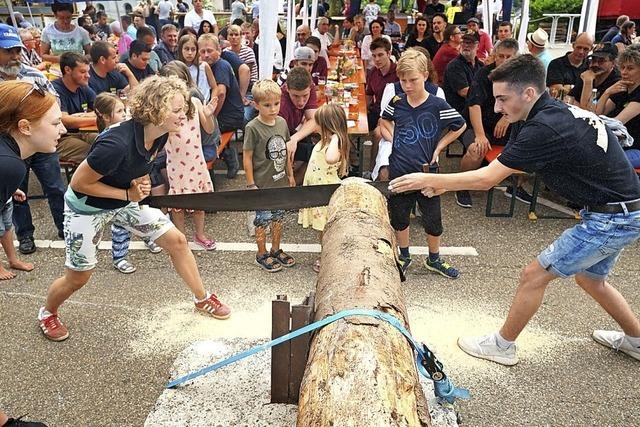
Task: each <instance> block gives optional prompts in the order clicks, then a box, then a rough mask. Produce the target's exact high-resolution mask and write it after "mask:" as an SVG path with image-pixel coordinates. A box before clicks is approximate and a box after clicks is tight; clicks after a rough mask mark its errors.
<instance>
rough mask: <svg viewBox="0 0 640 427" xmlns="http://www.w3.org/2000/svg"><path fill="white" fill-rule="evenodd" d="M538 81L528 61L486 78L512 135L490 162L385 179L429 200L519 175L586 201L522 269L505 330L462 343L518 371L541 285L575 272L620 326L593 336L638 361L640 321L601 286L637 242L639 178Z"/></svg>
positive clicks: (613, 142) (607, 136) (587, 117)
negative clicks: (520, 341) (519, 344)
mask: <svg viewBox="0 0 640 427" xmlns="http://www.w3.org/2000/svg"><path fill="white" fill-rule="evenodd" d="M544 75H545V74H544V65H543V64H542V62H541V61H540V60H539V59H537V58H535V57H533V56H531V55H522V56H519V57H517V58H514V59H512V60H509V61H507V62H505V63H504V64H503V65H502V66H500V67H498V68H496V69H495V70H494V71H493V72H492V73H491V75H490V79H491V80H492V81H493V93H494V95H495V98H496V110H497V111H498V112H500V113H502V114H504V115H505V116H506V118H507V119H508V120H509V122H510V123H512V124H513V125H514V129H513V130H512V132H511V139H510V141H509V144H507V146H506V147H505V149H504V150H503V151H502V154H501V155H500V157H498V158H497V159H496V160H495V161H493V162H491V163H490V164H489V166H487V167H484V168H481V169H478V170H475V171H470V172H463V173H459V174H424V173H414V174H409V175H405V176H402V177H399V178H397V179H394V180H393V181H391V183H390V188H391V190H392V191H394V192H406V191H415V190H418V191H422V192H423V193H424V194H427V195H430V196H434V195H439V194H442V193H444V192H445V191H451V190H454V191H455V190H469V189H476V190H485V189H489V188H491V187H492V186H494V185H496V184H497V183H499V182H501V181H502V180H504V179H505V178H507V177H508V176H510V175H512V174H514V173H516V172H517V171H525V172H535V173H536V174H537V175H538V176H539V177H540V178H541V179H542V181H543V182H544V183H545V184H546V185H547V186H548V187H549V188H550V189H551V190H552V191H554V192H556V193H558V194H560V195H561V196H563V197H566V198H567V199H569V201H571V202H573V203H576V204H580V205H583V206H584V210H582V211H581V216H582V222H581V223H580V224H578V225H576V226H574V227H573V228H570V229H568V230H567V231H565V232H564V233H563V234H562V235H561V236H560V237H559V238H558V239H556V241H555V242H553V243H552V244H551V245H550V246H549V247H547V248H546V249H545V250H543V251H542V252H541V253H540V254H539V255H538V257H537V259H536V260H534V261H533V262H531V263H530V264H529V265H528V266H527V267H525V269H524V271H523V272H522V274H521V275H520V283H519V286H518V289H517V291H516V295H515V297H514V300H513V303H512V305H511V309H510V311H509V315H508V317H507V319H506V321H505V323H504V324H503V326H502V328H501V329H500V330H499V331H496V332H494V333H493V334H489V335H487V336H483V337H461V338H459V339H458V346H459V347H460V348H461V349H462V350H463V351H465V352H466V353H468V354H470V355H472V356H474V357H478V358H482V359H486V360H491V361H494V362H496V363H500V364H503V365H515V364H516V363H518V357H517V355H516V345H515V340H516V338H517V337H518V335H520V333H521V332H522V330H523V329H524V327H525V326H526V325H527V323H528V322H529V320H530V319H531V318H532V317H533V316H534V314H535V313H536V311H537V310H538V308H539V307H540V305H541V303H542V299H543V297H544V292H545V290H546V287H547V285H548V284H549V283H550V282H551V281H552V280H554V279H556V278H558V277H561V278H566V277H570V276H574V275H575V280H576V282H577V284H578V285H579V286H580V287H581V288H583V289H584V290H585V291H586V292H587V293H588V294H589V295H590V296H591V297H592V298H593V299H595V300H596V302H598V303H599V304H600V305H601V306H602V307H603V308H604V309H605V310H606V311H607V312H608V313H609V314H610V315H611V317H613V319H614V320H615V321H616V322H617V323H618V324H619V325H620V327H621V328H622V330H623V332H618V331H594V332H593V338H594V340H596V341H597V342H598V343H600V344H602V345H605V346H608V347H611V348H614V349H616V350H618V351H621V352H624V353H626V354H628V355H629V356H631V357H633V358H635V359H637V360H640V321H639V320H638V318H637V317H636V315H635V314H634V313H633V312H632V311H631V308H630V307H629V304H628V303H627V302H626V301H625V300H624V298H623V297H622V296H621V295H620V293H618V291H616V290H615V289H614V288H613V287H612V286H611V285H610V284H609V283H608V282H607V276H608V274H609V272H610V271H611V269H612V268H613V267H614V265H615V263H616V261H617V260H618V257H619V256H620V253H621V251H622V250H623V249H624V248H625V247H626V246H629V245H631V244H632V243H634V242H635V241H637V240H638V239H639V238H640V181H638V177H637V176H636V174H635V172H634V170H633V168H632V167H631V165H630V164H629V162H628V161H627V159H626V157H625V155H624V153H623V151H622V148H621V147H620V144H619V143H618V141H617V138H616V136H615V135H614V134H613V132H612V131H611V130H610V129H608V128H607V127H606V126H605V124H604V122H603V121H602V120H601V119H600V118H599V117H598V116H596V115H595V114H593V113H591V112H589V111H585V110H582V109H580V108H576V107H574V106H567V105H566V104H564V103H562V102H560V101H556V100H554V99H552V98H551V97H550V96H549V95H548V94H547V93H546V92H545V89H546V88H545V81H544Z"/></svg>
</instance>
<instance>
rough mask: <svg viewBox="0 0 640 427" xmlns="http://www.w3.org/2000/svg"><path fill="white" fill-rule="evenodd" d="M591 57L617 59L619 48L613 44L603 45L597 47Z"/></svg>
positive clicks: (606, 43)
mask: <svg viewBox="0 0 640 427" xmlns="http://www.w3.org/2000/svg"><path fill="white" fill-rule="evenodd" d="M591 56H609V57H611V58H615V57H616V56H618V48H617V47H616V45H614V44H613V43H611V42H605V43H601V44H599V45H597V46H596V48H595V49H594V50H593V53H592V54H591Z"/></svg>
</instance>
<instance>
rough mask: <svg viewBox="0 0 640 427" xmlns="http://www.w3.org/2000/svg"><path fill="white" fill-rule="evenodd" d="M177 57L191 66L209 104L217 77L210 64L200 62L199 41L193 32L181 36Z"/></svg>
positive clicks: (197, 84) (190, 71)
mask: <svg viewBox="0 0 640 427" xmlns="http://www.w3.org/2000/svg"><path fill="white" fill-rule="evenodd" d="M177 59H178V60H179V61H182V62H183V63H184V64H185V65H186V66H187V67H188V68H189V73H191V78H192V79H193V82H194V83H195V85H196V87H197V88H198V90H199V91H200V92H201V93H202V95H203V97H204V103H205V104H208V103H209V100H210V99H211V90H212V89H213V88H216V87H217V83H216V78H215V77H214V76H213V71H211V67H210V66H209V64H207V63H206V62H200V56H199V55H198V43H197V42H196V38H195V37H194V36H192V35H191V34H186V35H184V36H182V37H180V41H179V42H178V58H177Z"/></svg>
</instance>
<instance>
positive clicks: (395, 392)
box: [297, 178, 431, 427]
mask: <svg viewBox="0 0 640 427" xmlns="http://www.w3.org/2000/svg"><path fill="white" fill-rule="evenodd" d="M328 212H329V220H328V222H327V225H326V227H325V231H324V237H323V240H322V245H323V246H322V255H321V266H322V267H321V270H320V273H319V275H318V282H317V285H316V298H315V317H314V319H315V320H316V321H317V320H321V319H323V318H324V317H326V316H328V315H331V314H334V313H337V312H339V311H342V310H347V309H351V308H366V309H375V310H380V311H383V312H385V313H388V314H391V315H393V316H395V317H397V318H398V319H400V320H401V322H403V323H404V324H405V326H406V327H407V329H409V328H408V326H409V325H408V322H407V315H406V308H405V303H404V296H403V293H402V288H401V286H400V283H401V280H400V274H399V271H398V267H397V255H396V251H395V246H396V245H395V234H394V231H393V229H392V228H391V225H390V223H389V216H388V213H387V204H386V199H385V198H384V196H382V194H381V193H380V192H378V190H376V189H375V188H373V187H371V186H370V185H367V184H365V183H364V180H362V179H360V178H349V179H347V180H345V181H343V184H342V186H341V187H340V188H338V190H336V192H335V193H334V194H333V196H332V198H331V201H330V204H329V208H328ZM297 425H298V426H300V427H306V426H314V427H317V426H353V427H361V426H368V427H369V426H430V425H431V419H430V415H429V408H428V404H427V400H426V398H425V396H424V393H423V391H422V387H421V386H420V382H419V377H418V372H417V370H416V366H415V361H414V354H413V351H412V349H411V347H410V345H409V343H408V342H407V340H406V339H405V338H404V337H403V336H402V335H401V334H400V333H399V332H398V331H397V330H396V329H395V328H394V327H392V326H390V325H389V324H387V323H386V322H383V321H379V320H376V319H373V318H370V317H349V318H346V319H342V320H338V321H336V322H334V323H332V324H330V325H327V326H326V327H324V328H322V329H321V330H320V331H318V333H317V334H316V335H315V336H314V337H313V339H312V342H311V348H310V350H309V358H308V361H307V366H306V370H305V374H304V377H303V380H302V384H301V387H300V396H299V403H298V419H297Z"/></svg>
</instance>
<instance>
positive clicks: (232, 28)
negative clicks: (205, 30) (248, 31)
mask: <svg viewBox="0 0 640 427" xmlns="http://www.w3.org/2000/svg"><path fill="white" fill-rule="evenodd" d="M229 33H238V34H240V35H242V28H240V26H239V25H229V29H228V30H227V34H229Z"/></svg>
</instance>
